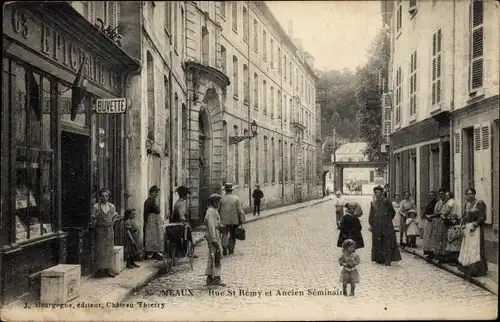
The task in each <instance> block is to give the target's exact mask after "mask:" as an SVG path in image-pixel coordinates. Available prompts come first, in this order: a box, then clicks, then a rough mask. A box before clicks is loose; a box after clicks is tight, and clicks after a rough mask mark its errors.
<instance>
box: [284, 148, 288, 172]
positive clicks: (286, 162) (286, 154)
mask: <svg viewBox="0 0 500 322" xmlns="http://www.w3.org/2000/svg"><path fill="white" fill-rule="evenodd" d="M284 158H285V160H284V164H285V169H284V171H285V182H288V143H286V141H285V153H284Z"/></svg>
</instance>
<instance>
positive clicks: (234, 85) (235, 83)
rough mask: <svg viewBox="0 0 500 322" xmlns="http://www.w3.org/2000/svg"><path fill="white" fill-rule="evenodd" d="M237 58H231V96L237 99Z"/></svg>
mask: <svg viewBox="0 0 500 322" xmlns="http://www.w3.org/2000/svg"><path fill="white" fill-rule="evenodd" d="M238 89H239V87H238V58H236V56H233V95H234V97H236V98H237V97H238Z"/></svg>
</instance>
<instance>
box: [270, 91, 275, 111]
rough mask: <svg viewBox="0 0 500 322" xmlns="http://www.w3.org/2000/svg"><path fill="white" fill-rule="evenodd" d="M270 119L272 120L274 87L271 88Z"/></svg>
mask: <svg viewBox="0 0 500 322" xmlns="http://www.w3.org/2000/svg"><path fill="white" fill-rule="evenodd" d="M270 96H271V118H274V87H272V86H271V92H270Z"/></svg>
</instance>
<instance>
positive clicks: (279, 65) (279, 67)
mask: <svg viewBox="0 0 500 322" xmlns="http://www.w3.org/2000/svg"><path fill="white" fill-rule="evenodd" d="M281 69H282V67H281V48H280V47H278V73H280V74H281Z"/></svg>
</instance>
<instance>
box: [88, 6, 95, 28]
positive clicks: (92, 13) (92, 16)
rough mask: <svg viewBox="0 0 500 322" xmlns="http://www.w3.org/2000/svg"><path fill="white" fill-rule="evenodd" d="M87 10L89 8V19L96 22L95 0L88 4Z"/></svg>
mask: <svg viewBox="0 0 500 322" xmlns="http://www.w3.org/2000/svg"><path fill="white" fill-rule="evenodd" d="M87 10H88V13H87V15H88V19H89V21H90V23H92V24H93V23H95V3H94V1H89V4H88V7H87Z"/></svg>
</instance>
